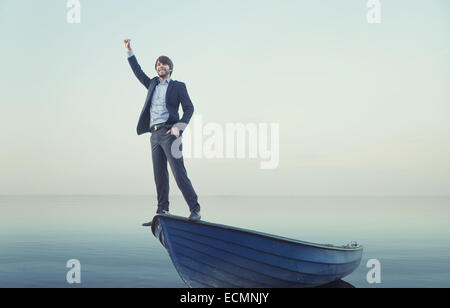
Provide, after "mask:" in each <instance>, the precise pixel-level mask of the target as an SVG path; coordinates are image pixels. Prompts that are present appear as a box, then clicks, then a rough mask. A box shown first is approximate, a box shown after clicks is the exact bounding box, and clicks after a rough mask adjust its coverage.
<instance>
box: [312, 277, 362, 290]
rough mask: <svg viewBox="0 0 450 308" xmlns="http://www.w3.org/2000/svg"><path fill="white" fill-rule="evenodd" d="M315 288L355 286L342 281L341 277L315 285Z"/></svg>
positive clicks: (349, 287)
mask: <svg viewBox="0 0 450 308" xmlns="http://www.w3.org/2000/svg"><path fill="white" fill-rule="evenodd" d="M316 288H317V289H322V288H328V289H353V288H356V287H355V286H354V285H352V284H351V283H348V282H347V281H344V280H342V279H339V280H336V281H333V282H330V283H328V284H324V285H322V286H318V287H316Z"/></svg>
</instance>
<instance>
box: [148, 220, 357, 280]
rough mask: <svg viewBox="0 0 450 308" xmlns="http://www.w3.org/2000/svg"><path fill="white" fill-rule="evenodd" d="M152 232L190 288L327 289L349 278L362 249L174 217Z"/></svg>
mask: <svg viewBox="0 0 450 308" xmlns="http://www.w3.org/2000/svg"><path fill="white" fill-rule="evenodd" d="M152 232H153V234H154V235H155V237H156V238H158V239H159V240H160V241H161V243H162V244H163V245H164V247H166V249H167V251H168V252H169V255H170V257H171V259H172V262H173V264H174V265H175V268H176V269H177V271H178V273H179V275H180V276H181V278H182V279H183V281H184V282H185V283H186V285H188V286H189V287H214V288H277V287H279V288H300V287H315V286H319V285H324V284H328V283H330V282H332V281H335V280H338V279H341V278H343V277H345V276H347V275H349V274H350V273H352V272H353V271H354V270H355V269H356V268H357V267H358V266H359V264H360V262H361V257H362V251H363V249H362V246H359V245H355V246H349V247H335V246H331V245H320V244H314V243H307V242H302V241H297V240H293V239H288V238H283V237H279V236H275V235H270V234H265V233H260V232H255V231H251V230H245V229H240V228H234V227H230V226H224V225H218V224H213V223H208V222H203V221H200V222H190V221H188V220H187V219H186V218H183V217H178V216H174V215H157V216H155V217H154V218H153V222H152Z"/></svg>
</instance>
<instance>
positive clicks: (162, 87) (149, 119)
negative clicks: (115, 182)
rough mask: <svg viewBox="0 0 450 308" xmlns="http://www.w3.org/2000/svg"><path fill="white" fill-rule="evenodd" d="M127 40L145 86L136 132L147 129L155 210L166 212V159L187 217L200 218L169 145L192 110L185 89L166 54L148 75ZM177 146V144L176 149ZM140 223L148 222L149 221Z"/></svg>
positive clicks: (188, 183)
mask: <svg viewBox="0 0 450 308" xmlns="http://www.w3.org/2000/svg"><path fill="white" fill-rule="evenodd" d="M130 41H131V40H130V39H125V40H124V42H125V48H126V49H127V52H128V62H129V63H130V66H131V69H132V70H133V73H134V74H135V75H136V77H137V79H138V80H139V81H140V82H141V83H142V84H143V85H144V86H145V88H147V89H148V92H147V97H146V99H145V104H144V108H143V109H142V112H141V115H140V117H139V122H138V126H137V134H138V135H142V134H144V133H148V132H150V133H151V136H150V144H151V148H152V161H153V174H154V178H155V184H156V192H157V198H158V209H157V211H156V213H157V214H168V213H169V173H168V172H167V162H169V164H170V168H171V169H172V173H173V176H174V178H175V181H176V182H177V185H178V188H179V189H180V190H181V192H182V194H183V197H184V199H185V200H186V202H187V204H188V205H189V210H190V212H191V214H190V215H189V220H200V218H201V217H200V204H199V203H198V201H197V194H196V193H195V191H194V188H193V187H192V183H191V181H190V180H189V178H188V176H187V172H186V169H185V167H184V162H183V157H182V156H181V155H175V156H174V149H173V148H174V147H172V144H173V143H174V141H178V142H181V140H179V139H178V138H180V136H181V135H182V133H183V129H184V128H185V127H186V125H187V124H188V123H189V120H190V119H191V117H192V114H193V113H194V106H193V105H192V102H191V99H190V98H189V95H188V93H187V89H186V85H185V84H184V83H182V82H179V81H176V80H172V78H171V76H172V72H173V63H172V61H171V60H170V59H169V58H168V57H166V56H161V57H159V58H158V59H157V60H156V63H155V70H156V73H157V75H158V76H157V77H154V78H149V77H148V76H147V75H146V74H145V73H144V72H143V71H142V69H141V67H140V65H139V64H138V62H137V60H136V57H135V55H134V53H133V50H132V49H131V45H130ZM180 104H181V107H182V108H183V117H182V118H181V120H180V119H179V115H178V108H179V106H180ZM180 147H181V143H180ZM175 148H176V147H175ZM179 150H180V148H178V153H179ZM175 152H177V151H175ZM179 156H181V157H179ZM178 157H179V158H178ZM143 225H144V226H149V225H151V223H145V224H143Z"/></svg>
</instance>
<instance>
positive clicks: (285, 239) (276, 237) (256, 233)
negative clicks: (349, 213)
mask: <svg viewBox="0 0 450 308" xmlns="http://www.w3.org/2000/svg"><path fill="white" fill-rule="evenodd" d="M155 218H158V219H159V218H169V219H173V220H179V221H183V222H188V223H195V224H202V225H206V226H208V227H212V228H216V229H227V230H232V231H238V232H241V233H248V234H251V235H254V236H259V237H263V238H269V239H273V240H278V241H281V242H287V243H291V244H302V245H306V246H311V247H316V248H321V249H329V250H338V251H359V250H363V248H364V246H362V245H360V244H357V245H358V246H356V247H345V246H328V245H327V244H319V243H312V242H306V241H300V240H297V239H292V238H288V237H283V236H279V235H274V234H269V233H264V232H260V231H254V230H249V229H244V228H239V227H233V226H228V225H222V224H216V223H212V222H207V221H202V220H200V221H195V222H192V221H190V220H188V219H187V218H185V217H181V216H176V215H172V214H157V215H156V216H155V217H154V218H153V221H154V220H155ZM153 230H154V228H153V224H152V233H153ZM153 234H154V233H153Z"/></svg>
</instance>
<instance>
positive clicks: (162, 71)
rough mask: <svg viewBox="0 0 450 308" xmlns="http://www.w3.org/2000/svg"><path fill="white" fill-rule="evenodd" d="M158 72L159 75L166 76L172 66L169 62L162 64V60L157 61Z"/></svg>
mask: <svg viewBox="0 0 450 308" xmlns="http://www.w3.org/2000/svg"><path fill="white" fill-rule="evenodd" d="M156 73H157V74H158V76H159V77H162V78H165V77H169V75H170V67H169V65H168V64H162V63H161V62H159V61H158V62H157V63H156Z"/></svg>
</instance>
